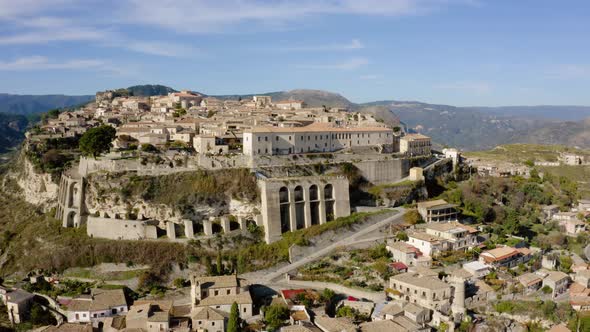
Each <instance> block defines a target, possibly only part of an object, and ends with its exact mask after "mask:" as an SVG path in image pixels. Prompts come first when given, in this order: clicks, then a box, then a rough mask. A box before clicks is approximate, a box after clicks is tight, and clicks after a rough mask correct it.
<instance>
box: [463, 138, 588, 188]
mask: <svg viewBox="0 0 590 332" xmlns="http://www.w3.org/2000/svg"><path fill="white" fill-rule="evenodd" d="M562 152H569V153H575V154H580V155H583V156H585V157H586V158H590V151H588V150H581V149H577V148H572V147H567V146H563V145H539V144H508V145H501V146H498V147H496V148H494V149H492V150H487V151H474V152H465V153H464V154H463V155H464V156H465V157H467V158H480V159H483V160H490V161H500V162H512V163H517V164H522V163H524V162H525V161H528V160H532V161H551V162H553V161H557V160H558V159H557V158H558V156H559V154H560V153H562ZM537 168H538V169H539V171H540V172H542V173H551V174H552V175H554V176H565V177H567V178H569V179H570V180H573V181H576V182H578V189H579V191H580V194H581V195H582V197H583V198H590V166H567V165H561V166H538V167H537Z"/></svg>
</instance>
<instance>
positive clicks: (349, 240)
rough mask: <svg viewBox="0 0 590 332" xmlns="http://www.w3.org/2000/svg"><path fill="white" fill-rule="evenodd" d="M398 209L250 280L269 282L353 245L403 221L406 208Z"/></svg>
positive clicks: (262, 282)
mask: <svg viewBox="0 0 590 332" xmlns="http://www.w3.org/2000/svg"><path fill="white" fill-rule="evenodd" d="M397 210H398V211H399V213H397V214H396V215H393V216H391V217H388V218H385V219H383V220H381V221H379V222H377V223H375V224H373V225H371V226H368V227H365V228H362V229H360V230H359V231H358V232H356V233H354V234H352V235H350V236H349V237H346V238H343V239H342V240H340V241H338V242H334V243H333V244H331V245H329V246H327V247H325V248H321V249H318V250H317V251H316V252H314V253H313V254H311V255H309V256H307V257H305V258H303V259H300V260H298V261H296V262H293V263H291V264H288V265H285V266H283V267H281V268H279V269H277V270H276V271H273V272H270V273H267V274H265V275H263V276H260V275H258V276H257V277H256V278H255V279H252V280H250V282H252V283H256V284H263V285H264V284H269V283H271V282H272V281H273V280H276V279H279V278H282V277H283V276H284V275H285V273H288V272H290V271H293V270H295V269H297V268H299V267H301V266H303V265H305V264H307V263H310V262H313V261H315V260H317V259H319V258H320V257H323V256H326V255H328V254H330V253H331V252H332V251H334V250H335V249H336V248H338V247H343V246H347V245H351V244H354V243H356V242H358V241H359V240H362V239H359V238H360V237H362V236H363V235H366V234H369V233H371V232H373V231H376V230H378V229H380V228H382V227H385V226H387V225H389V224H390V223H394V222H396V223H397V222H401V221H402V220H403V216H404V215H405V214H406V211H405V209H404V208H401V207H400V208H397Z"/></svg>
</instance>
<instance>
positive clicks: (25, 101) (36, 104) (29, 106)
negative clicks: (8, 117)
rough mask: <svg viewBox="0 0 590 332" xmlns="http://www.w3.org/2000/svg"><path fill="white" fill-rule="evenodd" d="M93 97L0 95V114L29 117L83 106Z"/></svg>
mask: <svg viewBox="0 0 590 332" xmlns="http://www.w3.org/2000/svg"><path fill="white" fill-rule="evenodd" d="M93 99H94V96H65V95H13V94H7V93H0V113H12V114H22V115H29V114H35V113H42V112H47V111H48V110H50V109H54V108H62V107H71V106H76V105H80V104H85V103H87V102H89V101H91V100H93Z"/></svg>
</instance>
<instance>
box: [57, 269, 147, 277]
mask: <svg viewBox="0 0 590 332" xmlns="http://www.w3.org/2000/svg"><path fill="white" fill-rule="evenodd" d="M143 271H144V269H137V270H126V271H112V272H105V273H98V272H95V271H94V269H92V268H81V267H75V268H70V269H67V270H65V271H64V276H65V277H73V278H83V279H93V280H129V279H133V278H137V277H138V276H139V275H141V273H142V272H143Z"/></svg>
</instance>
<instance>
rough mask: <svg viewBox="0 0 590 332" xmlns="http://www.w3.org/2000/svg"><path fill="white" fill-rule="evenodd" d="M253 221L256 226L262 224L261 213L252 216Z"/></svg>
mask: <svg viewBox="0 0 590 332" xmlns="http://www.w3.org/2000/svg"><path fill="white" fill-rule="evenodd" d="M254 222H256V226H264V218H263V217H262V215H261V214H259V215H256V216H254Z"/></svg>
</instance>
